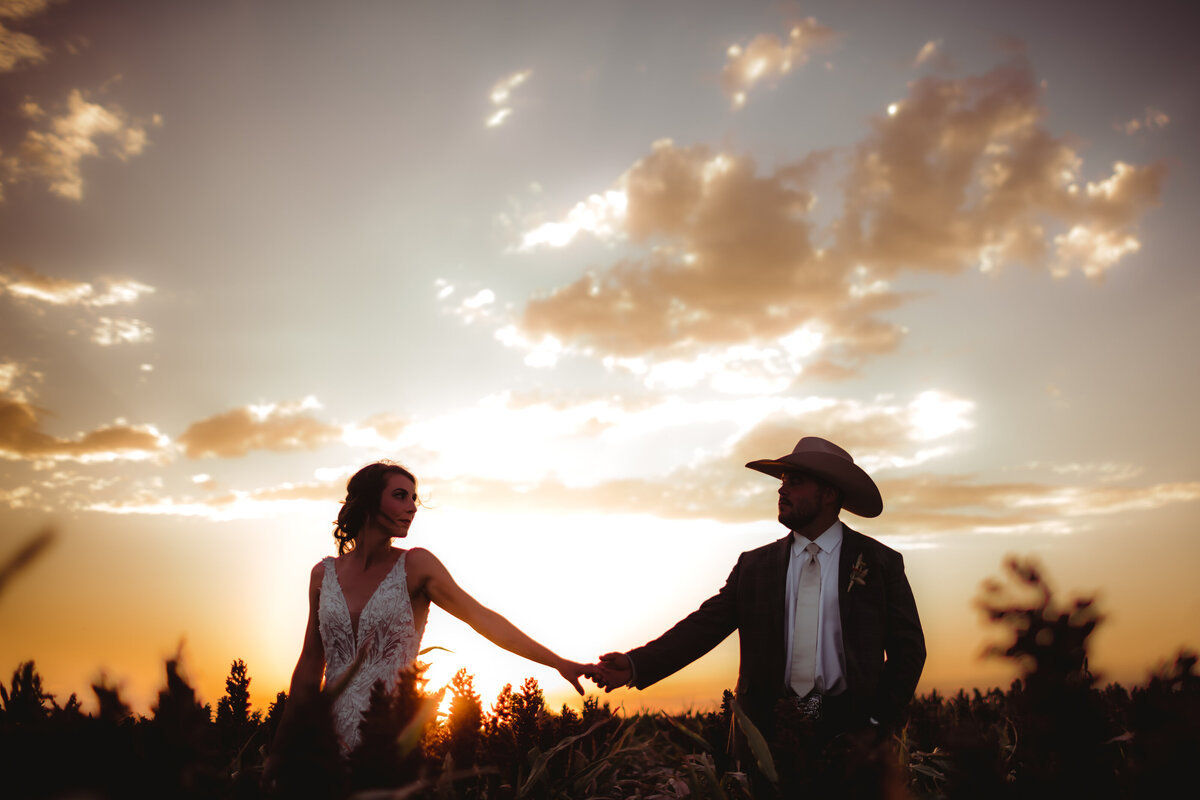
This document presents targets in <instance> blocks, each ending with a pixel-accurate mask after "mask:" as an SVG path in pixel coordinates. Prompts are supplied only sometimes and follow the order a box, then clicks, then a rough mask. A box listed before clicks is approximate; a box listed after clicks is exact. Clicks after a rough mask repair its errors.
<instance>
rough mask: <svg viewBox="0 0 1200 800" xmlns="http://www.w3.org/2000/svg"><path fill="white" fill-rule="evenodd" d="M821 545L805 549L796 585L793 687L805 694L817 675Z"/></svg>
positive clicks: (793, 633)
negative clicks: (797, 584)
mask: <svg viewBox="0 0 1200 800" xmlns="http://www.w3.org/2000/svg"><path fill="white" fill-rule="evenodd" d="M820 551H821V548H820V547H819V546H818V545H817V543H816V542H809V543H808V546H807V547H805V548H804V559H803V565H802V568H801V570H800V585H799V586H797V587H796V623H795V627H794V628H793V629H792V674H791V675H790V676H789V677H790V682H791V684H792V690H793V691H794V692H795V693H796V694H797V695H799V696H800V697H804V695H806V694H808V693H809V692H811V691H812V688H813V686H814V684H815V683H816V677H817V620H818V619H819V618H820V609H821V564H820V562H819V561H817V553H819V552H820Z"/></svg>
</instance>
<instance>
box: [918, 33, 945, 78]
mask: <svg viewBox="0 0 1200 800" xmlns="http://www.w3.org/2000/svg"><path fill="white" fill-rule="evenodd" d="M912 65H913V66H914V67H924V66H930V67H932V68H934V69H935V70H937V71H939V72H948V71H950V70H952V69H954V62H953V60H952V59H951V58H950V56H948V55H946V51H945V49H944V48H943V46H942V40H941V39H931V40H929V41H928V42H926V43H925V44H923V45H921V49H920V50H918V51H917V55H916V57H915V58H913V61H912Z"/></svg>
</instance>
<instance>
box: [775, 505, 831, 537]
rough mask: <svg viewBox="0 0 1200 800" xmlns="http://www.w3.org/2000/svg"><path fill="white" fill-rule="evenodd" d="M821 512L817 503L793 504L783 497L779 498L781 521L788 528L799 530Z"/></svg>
mask: <svg viewBox="0 0 1200 800" xmlns="http://www.w3.org/2000/svg"><path fill="white" fill-rule="evenodd" d="M820 513H821V509H820V508H819V507H818V506H817V504H816V503H803V504H801V505H793V504H792V503H789V502H787V501H786V500H783V499H782V498H780V500H779V522H780V523H781V524H783V525H785V526H786V527H787V529H788V530H792V531H798V530H800V529H801V528H804V527H806V526H808V525H810V524H811V523H812V521H813V520H815V519H816V518H817V515H818V514H820Z"/></svg>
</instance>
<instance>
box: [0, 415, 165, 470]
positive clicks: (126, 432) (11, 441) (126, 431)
mask: <svg viewBox="0 0 1200 800" xmlns="http://www.w3.org/2000/svg"><path fill="white" fill-rule="evenodd" d="M169 444H170V440H169V439H168V438H167V437H166V436H164V435H163V434H161V433H159V432H158V430H156V429H155V428H154V426H152V425H128V424H125V423H121V422H118V423H116V424H113V425H105V426H101V427H99V428H96V429H94V430H91V431H87V432H83V433H79V434H77V435H76V436H74V437H72V438H62V437H58V436H53V435H51V434H48V433H46V432H45V431H43V430H42V421H41V419H40V418H39V414H38V410H37V409H36V408H35V407H33V406H31V405H29V404H28V403H26V402H22V401H19V400H13V399H4V398H0V458H3V459H8V460H10V461H29V462H33V463H34V464H35V465H37V464H49V463H53V462H57V461H74V462H78V463H81V464H94V463H107V462H112V461H150V460H162V459H163V458H164V457H165V456H166V454H167V446H168V445H169Z"/></svg>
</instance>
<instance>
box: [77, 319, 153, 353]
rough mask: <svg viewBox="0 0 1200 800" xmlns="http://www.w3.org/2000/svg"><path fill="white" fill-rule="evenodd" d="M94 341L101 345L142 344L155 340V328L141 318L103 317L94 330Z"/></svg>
mask: <svg viewBox="0 0 1200 800" xmlns="http://www.w3.org/2000/svg"><path fill="white" fill-rule="evenodd" d="M92 341H93V342H95V343H96V344H98V345H100V346H101V347H112V346H113V345H116V344H142V343H145V342H151V341H154V329H153V328H151V327H150V326H149V325H147V324H146V323H144V322H142V321H141V320H139V319H127V318H123V317H117V318H114V317H101V318H100V321H99V324H98V325H97V326H96V329H95V330H94V331H92Z"/></svg>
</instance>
